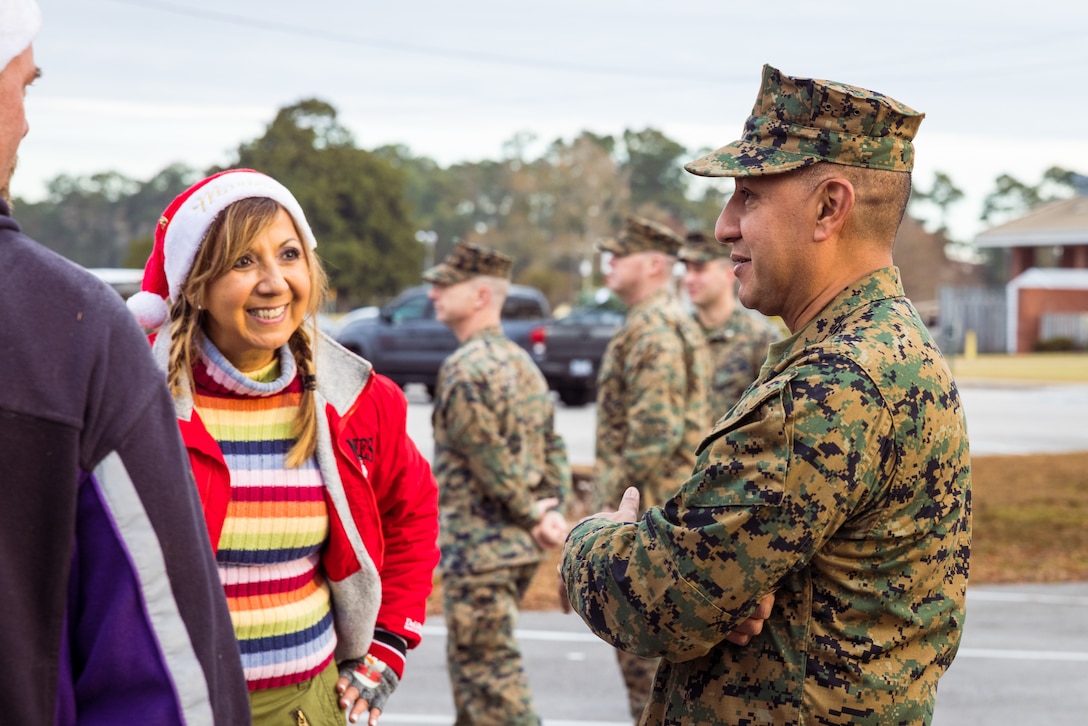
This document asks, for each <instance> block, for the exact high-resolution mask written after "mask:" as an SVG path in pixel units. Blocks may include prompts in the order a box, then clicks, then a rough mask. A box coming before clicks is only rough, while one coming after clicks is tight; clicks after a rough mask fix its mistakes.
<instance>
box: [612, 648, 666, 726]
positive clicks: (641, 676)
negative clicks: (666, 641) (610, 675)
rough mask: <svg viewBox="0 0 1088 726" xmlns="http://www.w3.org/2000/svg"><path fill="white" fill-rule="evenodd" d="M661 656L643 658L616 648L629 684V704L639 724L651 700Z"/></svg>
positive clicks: (621, 668)
mask: <svg viewBox="0 0 1088 726" xmlns="http://www.w3.org/2000/svg"><path fill="white" fill-rule="evenodd" d="M659 660H660V659H659V658H643V657H642V656H641V655H632V654H631V653H628V652H627V651H625V650H620V649H619V648H616V661H617V662H618V663H619V664H620V673H622V674H623V683H624V685H625V686H627V705H628V707H629V708H630V709H631V717H632V718H633V719H634V720H635V723H636V724H637V723H638V722H639V720H640V719H641V718H642V712H643V711H644V710H645V709H646V703H647V702H648V701H649V700H650V691H652V690H653V687H654V674H655V673H657V664H658V661H659Z"/></svg>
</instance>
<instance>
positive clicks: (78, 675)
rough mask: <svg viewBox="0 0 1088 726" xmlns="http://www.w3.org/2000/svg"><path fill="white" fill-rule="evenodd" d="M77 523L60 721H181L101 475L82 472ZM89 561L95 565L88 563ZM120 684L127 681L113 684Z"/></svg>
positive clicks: (88, 724)
mask: <svg viewBox="0 0 1088 726" xmlns="http://www.w3.org/2000/svg"><path fill="white" fill-rule="evenodd" d="M78 506H79V514H78V517H77V521H78V522H79V523H80V525H79V531H78V532H77V533H76V544H75V548H74V551H73V553H72V575H71V579H70V580H69V587H68V607H67V618H66V619H67V622H68V628H67V631H66V632H65V634H64V637H63V639H62V642H61V659H60V662H61V669H60V677H61V678H60V681H61V682H60V683H59V684H58V685H59V687H58V689H57V709H56V715H57V720H56V723H57V724H75V723H76V713H77V712H78V723H79V726H96V725H98V724H102V725H103V726H105V725H106V724H109V725H110V726H115V725H116V724H118V723H134V722H136V721H134V719H136V720H138V721H139V722H141V723H153V724H156V725H158V724H162V725H163V726H171V725H172V724H181V723H182V718H181V715H180V714H181V711H180V708H179V704H178V701H177V694H176V693H175V691H174V687H173V681H172V679H171V677H170V674H169V673H168V672H167V670H166V667H165V665H164V662H163V658H162V654H161V652H160V649H159V645H158V642H157V640H156V638H155V636H154V634H153V633H152V630H151V627H150V624H149V621H148V616H147V610H146V608H145V606H144V601H143V598H142V596H141V593H140V588H139V583H138V581H137V579H136V575H135V572H134V569H133V566H132V562H131V560H130V557H129V554H128V552H127V551H126V550H125V548H124V546H123V544H122V541H121V538H120V536H119V535H118V533H117V530H116V527H115V525H114V522H113V518H112V517H111V516H110V513H109V510H108V508H107V507H106V505H105V503H104V501H103V499H102V494H101V491H100V490H99V486H98V482H97V481H96V480H95V478H94V477H93V476H91V475H90V474H88V473H83V475H82V476H81V478H80V490H79V505H78ZM92 564H93V566H91V565H92ZM118 683H124V684H125V687H124V688H118V685H117V684H118Z"/></svg>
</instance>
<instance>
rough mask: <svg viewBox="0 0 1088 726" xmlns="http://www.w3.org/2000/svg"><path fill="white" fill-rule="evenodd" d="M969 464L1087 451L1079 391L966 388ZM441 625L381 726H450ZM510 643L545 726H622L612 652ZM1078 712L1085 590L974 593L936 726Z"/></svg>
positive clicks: (417, 654) (418, 399)
mask: <svg viewBox="0 0 1088 726" xmlns="http://www.w3.org/2000/svg"><path fill="white" fill-rule="evenodd" d="M961 388H962V391H963V398H964V405H965V407H966V409H967V417H968V427H969V430H970V434H971V447H972V451H973V452H974V453H976V454H998V453H1037V452H1038V453H1041V452H1060V451H1088V426H1086V425H1085V423H1086V422H1088V385H1063V386H1005V385H995V384H978V383H965V384H963V385H962V386H961ZM409 400H410V401H411V405H410V407H409V424H408V425H409V430H410V433H411V434H412V436H413V438H415V440H416V442H417V444H418V445H419V446H420V448H421V449H422V450H423V452H424V453H425V454H426V455H427V456H430V454H431V451H432V442H431V438H430V436H431V434H430V420H429V417H430V404H429V403H428V401H427V399H426V396H425V394H423V393H422V391H417V390H412V391H410V392H409ZM594 416H595V411H594V408H593V406H587V407H585V408H579V409H568V408H564V407H561V406H560V407H559V408H557V410H556V419H557V420H556V425H557V428H558V429H559V431H560V433H561V434H562V435H563V436H564V438H565V440H566V441H567V446H568V449H569V453H570V458H571V461H572V462H574V463H579V464H590V463H592V461H593V427H594ZM444 636H445V629H444V627H443V622H442V619H441V618H440V617H436V618H431V619H430V620H429V621H428V623H427V625H426V627H425V638H424V642H423V644H422V645H421V646H420V647H419V648H418V649H417V650H415V651H413V652H412V653H411V654H410V655H409V659H408V672H407V673H406V674H405V675H406V677H405V681H404V683H403V684H402V685H401V687H400V689H399V690H398V691H397V693H396V694H395V695H394V697H393V700H392V702H391V703H390V704H389V706H390V707H389V710H388V712H387V713H386V714H385V716H383V718H382V721H381V723H383V724H389V725H390V726H392V725H394V724H401V725H404V726H429V725H432V724H452V723H453V702H452V700H451V697H450V694H449V682H448V680H447V676H446V671H445V660H444V650H443V649H444V647H445V637H444ZM519 638H520V641H521V644H522V648H523V651H524V653H525V657H526V668H527V670H528V673H529V678H530V682H531V684H532V687H533V692H534V696H535V699H536V705H537V709H538V711H539V712H540V714H541V715H542V716H543V718H544V723H545V726H626V724H629V721H627V720H626V718H625V711H626V708H625V701H624V695H623V686H622V683H621V681H620V676H619V671H618V669H617V667H616V664H615V660H614V655H613V653H612V651H611V649H610V648H609V647H608V646H607V645H605V644H604V643H603V642H601V641H599V640H598V639H597V638H595V637H594V636H593V635H591V634H590V633H589V632H588V630H586V628H585V626H584V625H583V624H582V622H581V621H580V620H579V619H578V618H577V617H576V616H573V615H562V614H560V613H540V612H527V613H523V614H522V616H521V619H520V628H519ZM1085 714H1088V583H1080V584H1064V585H1015V586H977V587H972V588H971V589H970V592H969V593H968V619H967V625H966V629H965V631H964V639H963V644H962V647H961V650H960V654H959V656H958V657H957V659H956V661H955V663H954V664H953V666H952V668H951V669H950V670H949V672H948V673H947V675H946V676H945V677H944V678H943V679H942V681H941V685H940V695H939V696H938V699H937V711H936V716H935V718H934V721H933V724H934V726H974V725H976V724H977V725H979V726H981V725H982V724H985V725H986V726H994V725H997V726H1002V725H1004V724H1008V725H1010V726H1013V725H1015V726H1044V725H1045V726H1082V725H1083V724H1084V723H1086V716H1085Z"/></svg>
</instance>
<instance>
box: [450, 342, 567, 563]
mask: <svg viewBox="0 0 1088 726" xmlns="http://www.w3.org/2000/svg"><path fill="white" fill-rule="evenodd" d="M554 417H555V410H554V408H553V406H552V402H551V399H550V397H549V394H548V384H547V383H546V382H545V381H544V377H543V375H541V373H540V370H539V369H538V368H537V367H536V364H535V363H533V361H532V359H531V358H530V357H529V354H528V353H526V352H525V350H524V349H522V348H521V347H520V346H518V345H517V344H516V343H513V342H511V341H510V340H509V339H508V338H507V337H506V336H505V335H504V334H503V332H502V330H501V329H500V328H499V327H497V326H495V327H490V328H487V329H485V330H482V331H480V332H479V333H477V334H475V335H473V336H472V337H470V338H469V339H468V340H466V341H465V342H464V343H463V344H462V345H461V346H460V347H459V348H458V349H457V350H456V351H454V353H453V354H452V355H450V357H449V358H447V359H446V361H445V362H444V363H443V364H442V368H441V370H440V371H439V374H438V383H437V386H436V391H435V407H434V413H433V415H432V423H433V425H434V439H435V453H434V456H435V467H434V472H435V478H437V479H438V485H439V510H440V516H441V525H440V529H439V539H438V542H439V547H440V549H441V552H442V560H441V569H442V571H443V572H444V573H448V574H457V575H466V574H474V573H480V572H487V571H491V570H494V569H496V568H498V567H507V566H513V565H519V564H527V563H530V562H536V561H538V560H539V559H540V557H541V551H540V549H539V548H538V547H537V546H536V543H535V542H533V538H532V536H531V535H530V532H529V530H530V529H532V527H533V525H534V524H535V523H536V521H537V517H536V513H535V509H534V504H535V502H536V501H537V500H538V499H543V498H545V497H559V498H560V502H561V503H562V502H565V501H567V500H568V499H569V495H570V491H571V479H570V466H569V465H568V463H567V455H566V448H565V447H564V445H563V440H562V439H560V438H559V436H558V435H557V434H556V433H555V428H554Z"/></svg>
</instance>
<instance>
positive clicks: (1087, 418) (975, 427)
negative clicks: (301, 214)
mask: <svg viewBox="0 0 1088 726" xmlns="http://www.w3.org/2000/svg"><path fill="white" fill-rule="evenodd" d="M960 390H961V393H962V396H963V405H964V408H965V409H966V410H967V429H968V432H969V434H970V436H971V452H972V453H974V454H982V455H989V454H1033V453H1058V452H1066V451H1088V384H1076V385H1074V384H1065V385H1053V386H1042V385H1010V384H994V383H990V384H986V383H978V382H966V383H962V384H961V386H960ZM408 400H409V402H410V404H411V405H410V406H409V410H408V430H409V433H410V434H411V435H412V438H413V439H414V440H415V442H416V444H417V445H418V446H419V448H420V450H421V451H423V453H424V455H426V456H427V457H428V458H430V455H431V453H432V451H433V448H434V447H433V443H434V442H433V440H432V438H431V420H430V416H431V405H430V403H429V401H428V399H427V395H426V394H425V393H424V392H423V391H422V389H421V388H420V389H417V388H415V387H412V388H411V389H410V390H409V392H408ZM556 406H557V407H556V412H555V415H556V429H557V430H558V431H559V434H560V435H561V436H562V437H563V440H564V441H565V442H566V444H567V450H568V456H569V457H570V460H571V463H574V464H592V463H593V441H594V437H595V430H594V427H595V426H596V407H595V406H592V405H590V406H583V407H581V408H567V407H565V406H563V405H562V404H556Z"/></svg>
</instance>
